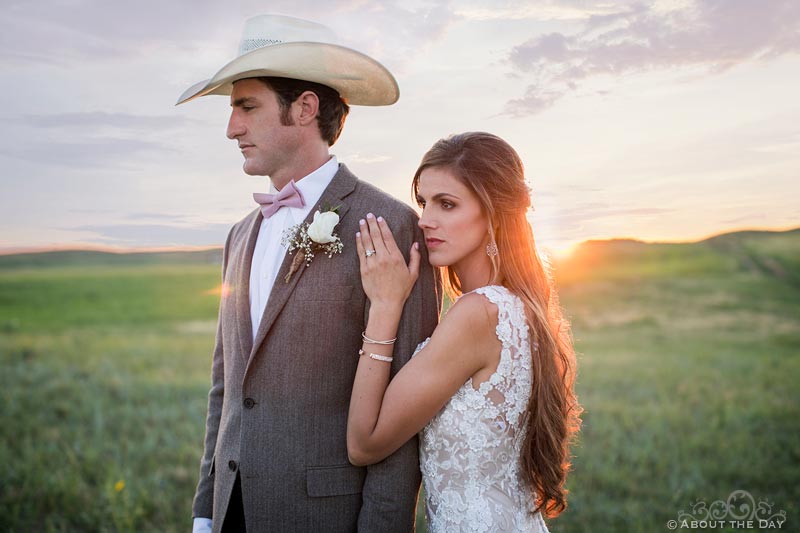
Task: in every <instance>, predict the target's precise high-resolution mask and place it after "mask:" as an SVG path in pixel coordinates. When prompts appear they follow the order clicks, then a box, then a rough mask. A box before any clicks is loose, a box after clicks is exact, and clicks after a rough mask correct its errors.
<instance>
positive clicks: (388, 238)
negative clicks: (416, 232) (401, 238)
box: [378, 217, 400, 253]
mask: <svg viewBox="0 0 800 533" xmlns="http://www.w3.org/2000/svg"><path fill="white" fill-rule="evenodd" d="M378 227H379V228H380V230H381V237H382V238H383V242H384V244H385V245H386V249H387V250H388V251H389V253H394V252H395V251H400V248H398V247H397V243H396V242H395V240H394V235H392V230H391V229H389V224H387V223H386V220H384V219H383V217H378Z"/></svg>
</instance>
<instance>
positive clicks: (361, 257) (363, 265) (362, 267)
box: [356, 231, 367, 274]
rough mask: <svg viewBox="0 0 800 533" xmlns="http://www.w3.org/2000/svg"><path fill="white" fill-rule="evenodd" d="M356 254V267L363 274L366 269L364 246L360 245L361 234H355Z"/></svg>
mask: <svg viewBox="0 0 800 533" xmlns="http://www.w3.org/2000/svg"><path fill="white" fill-rule="evenodd" d="M356 253H357V254H358V266H359V269H360V270H361V273H362V274H363V273H364V271H365V270H366V268H367V265H366V261H367V258H366V257H365V256H364V245H363V244H362V243H361V232H360V231H359V232H356Z"/></svg>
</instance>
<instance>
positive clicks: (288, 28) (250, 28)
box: [239, 15, 338, 56]
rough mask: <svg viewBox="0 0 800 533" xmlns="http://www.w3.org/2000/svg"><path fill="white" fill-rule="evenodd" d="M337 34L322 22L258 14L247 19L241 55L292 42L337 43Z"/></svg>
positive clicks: (240, 47) (240, 46) (240, 44)
mask: <svg viewBox="0 0 800 533" xmlns="http://www.w3.org/2000/svg"><path fill="white" fill-rule="evenodd" d="M337 41H338V39H337V37H336V34H335V33H334V32H333V30H331V29H330V28H328V27H327V26H324V25H322V24H319V23H317V22H312V21H310V20H303V19H299V18H295V17H287V16H285V15H258V16H255V17H251V18H249V19H247V20H246V21H245V23H244V30H243V31H242V41H241V42H240V43H239V55H240V56H241V55H244V54H246V53H248V52H252V51H253V50H257V49H259V48H264V47H266V46H273V45H276V44H282V43H290V42H310V43H328V44H336V43H337Z"/></svg>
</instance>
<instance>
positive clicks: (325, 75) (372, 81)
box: [175, 42, 400, 106]
mask: <svg viewBox="0 0 800 533" xmlns="http://www.w3.org/2000/svg"><path fill="white" fill-rule="evenodd" d="M259 76H276V77H281V78H294V79H298V80H305V81H313V82H316V83H321V84H322V85H327V86H328V87H331V88H333V89H335V90H336V91H338V92H339V94H340V95H341V96H342V97H343V98H344V99H345V100H346V101H347V103H348V104H351V105H368V106H380V105H391V104H393V103H395V102H396V101H397V99H398V98H399V97H400V89H399V88H398V86H397V81H396V80H395V79H394V76H392V73H391V72H389V70H388V69H387V68H386V67H384V66H383V65H381V64H380V63H378V62H377V61H375V60H374V59H372V58H371V57H369V56H367V55H365V54H362V53H361V52H358V51H356V50H353V49H352V48H347V47H344V46H339V45H335V44H328V43H315V42H291V43H281V44H274V45H271V46H265V47H263V48H257V49H255V50H252V51H250V52H247V53H246V54H242V55H241V56H239V57H237V58H236V59H234V60H233V61H231V62H230V63H228V64H227V65H225V66H224V67H222V68H221V69H220V70H219V72H217V73H216V74H214V77H213V78H211V79H210V80H205V81H201V82H198V83H195V84H194V85H192V86H191V87H189V88H188V89H187V90H186V91H185V92H184V93H183V94H182V95H181V96H180V98H178V102H177V103H176V104H175V105H179V104H182V103H184V102H188V101H190V100H193V99H195V98H198V97H200V96H205V95H207V94H223V95H228V94H231V91H232V90H233V83H234V82H235V81H238V80H241V79H244V78H255V77H259Z"/></svg>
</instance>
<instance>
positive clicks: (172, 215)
mask: <svg viewBox="0 0 800 533" xmlns="http://www.w3.org/2000/svg"><path fill="white" fill-rule="evenodd" d="M266 10H268V11H266ZM265 12H272V13H279V14H285V15H291V16H296V17H301V18H306V19H310V20H314V21H317V22H321V23H323V24H326V25H328V26H330V27H331V28H332V29H333V30H334V31H335V32H336V33H337V34H338V37H339V39H340V44H343V45H345V46H350V47H352V48H355V49H357V50H360V51H363V52H365V53H367V54H369V55H371V56H373V57H374V58H376V59H378V60H379V61H380V62H382V63H383V64H384V65H385V66H387V67H388V68H389V69H390V70H391V71H392V72H393V74H394V75H395V77H396V78H397V80H398V83H399V85H400V100H399V102H398V103H397V104H395V105H394V106H390V107H360V106H354V107H353V108H352V110H351V113H350V116H349V117H348V119H347V124H346V126H345V129H344V132H343V134H342V137H341V138H340V140H339V141H338V142H337V143H336V144H335V145H334V146H333V148H332V150H331V151H332V153H334V154H335V155H336V156H337V157H338V158H339V160H340V161H341V162H343V163H346V164H347V165H348V167H349V168H350V169H351V170H352V171H354V173H355V174H356V175H358V176H359V177H360V178H361V179H364V180H366V181H369V182H371V183H373V184H375V185H377V186H378V187H380V188H382V189H384V190H386V191H387V192H389V193H391V194H392V195H394V196H396V197H397V198H399V199H401V200H403V201H406V202H408V203H411V194H410V181H411V177H412V176H413V174H414V171H415V169H416V167H417V165H418V164H419V161H420V159H421V157H422V155H423V154H424V153H425V151H426V150H427V149H428V148H430V146H431V145H432V144H433V143H434V142H435V141H436V140H437V139H439V138H441V137H445V136H447V135H449V134H452V133H456V132H462V131H470V130H484V131H489V132H492V133H495V134H497V135H499V136H501V137H503V138H504V139H506V140H507V141H508V142H509V143H510V144H511V145H512V146H514V147H515V148H516V150H517V151H518V152H519V154H520V156H521V157H522V159H523V161H524V163H525V168H526V177H527V179H528V181H529V183H530V186H531V188H532V191H533V193H532V199H533V204H534V211H533V212H532V213H531V215H530V220H531V222H532V224H533V228H534V232H535V234H536V236H537V240H538V242H539V243H540V245H541V246H543V247H545V248H547V249H552V250H556V251H557V250H563V249H565V248H568V247H570V246H572V245H574V244H575V243H577V242H580V241H583V240H586V239H605V238H616V237H626V238H637V239H642V240H647V241H682V240H697V239H701V238H704V237H707V236H709V235H712V234H716V233H720V232H725V231H734V230H738V229H742V228H772V229H785V228H789V227H795V226H800V202H798V197H800V194H798V193H800V185H799V184H798V183H800V98H798V95H800V2H797V1H796V0H669V1H667V0H657V1H652V2H634V1H626V0H619V1H610V0H606V1H599V0H598V1H595V0H543V1H527V2H520V1H504V0H465V1H458V2H456V1H439V0H387V1H381V2H370V1H364V0H349V1H335V0H326V1H321V0H275V1H271V2H268V3H267V2H256V1H226V2H208V1H206V0H192V1H188V0H179V1H173V2H164V1H163V0H158V1H156V0H137V1H136V2H107V1H101V0H41V1H36V2H31V1H28V0H4V1H3V7H2V10H0V101H2V102H4V104H5V105H4V106H3V107H2V108H0V187H2V195H0V251H2V250H5V251H10V250H20V249H27V248H40V247H72V248H80V247H98V246H100V247H113V248H123V249H127V248H148V247H172V246H180V247H193V246H219V245H221V244H223V243H224V240H225V236H226V234H227V231H228V229H229V228H230V226H231V225H232V224H233V223H235V222H236V221H237V220H239V219H240V218H241V217H243V216H244V215H246V214H247V213H248V212H250V211H251V210H252V209H253V208H254V207H255V204H254V203H253V200H252V193H253V192H256V191H262V192H263V191H266V190H267V188H268V178H266V177H258V176H247V175H246V174H244V173H243V172H242V170H241V164H242V156H241V154H240V153H239V151H238V149H237V147H236V144H235V142H234V141H230V140H228V139H227V138H226V137H225V126H226V122H227V119H228V114H229V111H230V107H229V101H228V98H227V97H225V96H207V97H203V98H199V99H197V100H194V101H192V102H189V103H187V104H184V105H181V106H177V107H176V106H175V105H174V104H175V102H176V100H177V98H178V96H179V95H180V94H181V93H182V92H183V91H184V90H185V89H186V88H188V87H189V86H190V85H192V84H194V83H195V82H198V81H200V80H204V79H207V78H210V77H211V76H212V75H213V74H214V73H215V72H216V71H217V70H218V69H219V68H221V67H222V66H223V65H224V64H226V63H227V62H228V61H230V60H231V59H233V58H234V57H235V55H236V51H237V49H238V44H239V40H240V36H241V30H242V26H243V23H244V20H245V19H246V18H247V17H250V16H253V15H257V14H261V13H265Z"/></svg>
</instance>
